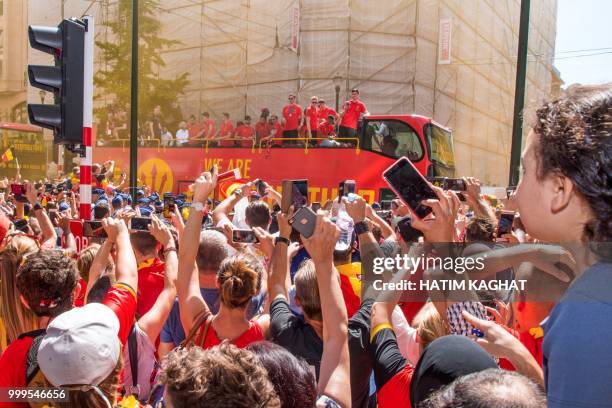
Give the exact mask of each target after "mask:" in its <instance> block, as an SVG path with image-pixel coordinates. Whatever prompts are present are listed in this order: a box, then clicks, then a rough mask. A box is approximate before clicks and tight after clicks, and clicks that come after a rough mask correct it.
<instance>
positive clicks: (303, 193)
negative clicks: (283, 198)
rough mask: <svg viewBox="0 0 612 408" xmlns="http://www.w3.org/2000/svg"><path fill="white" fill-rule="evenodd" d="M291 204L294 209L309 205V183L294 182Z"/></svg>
mask: <svg viewBox="0 0 612 408" xmlns="http://www.w3.org/2000/svg"><path fill="white" fill-rule="evenodd" d="M291 204H292V205H293V208H294V209H295V210H297V209H298V208H301V207H305V206H306V205H307V204H308V181H307V180H293V189H292V194H291Z"/></svg>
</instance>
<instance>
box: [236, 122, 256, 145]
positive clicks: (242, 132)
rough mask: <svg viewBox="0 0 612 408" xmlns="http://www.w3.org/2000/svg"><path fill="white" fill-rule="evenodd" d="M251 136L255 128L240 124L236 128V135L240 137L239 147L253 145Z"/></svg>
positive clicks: (253, 134)
mask: <svg viewBox="0 0 612 408" xmlns="http://www.w3.org/2000/svg"><path fill="white" fill-rule="evenodd" d="M253 136H255V129H253V127H251V126H249V125H240V126H238V127H237V128H236V137H239V138H241V139H244V140H241V141H240V146H241V147H253Z"/></svg>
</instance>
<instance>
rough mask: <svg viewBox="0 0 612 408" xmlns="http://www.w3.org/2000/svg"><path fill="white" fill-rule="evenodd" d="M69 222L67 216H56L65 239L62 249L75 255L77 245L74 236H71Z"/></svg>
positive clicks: (59, 214) (60, 214)
mask: <svg viewBox="0 0 612 408" xmlns="http://www.w3.org/2000/svg"><path fill="white" fill-rule="evenodd" d="M70 220H71V218H70V217H69V216H68V215H67V214H62V213H58V214H57V224H58V225H59V227H60V228H61V229H62V232H63V235H64V237H65V243H64V249H66V250H67V251H69V252H70V253H74V254H76V253H77V245H76V240H75V239H74V235H73V234H72V231H70Z"/></svg>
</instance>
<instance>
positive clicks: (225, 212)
mask: <svg viewBox="0 0 612 408" xmlns="http://www.w3.org/2000/svg"><path fill="white" fill-rule="evenodd" d="M250 189H251V183H247V184H245V185H243V186H242V187H241V189H240V191H241V192H242V193H241V194H238V190H235V191H234V193H233V194H232V195H230V196H229V197H227V198H226V199H225V200H223V201H222V202H221V203H219V205H218V206H217V207H216V208H215V210H214V211H213V213H212V216H213V222H214V223H215V225H217V224H218V223H219V222H220V221H221V220H227V221H229V213H230V212H232V210H233V209H234V206H235V205H236V204H237V203H238V201H240V200H241V199H242V197H245V194H246V192H247V191H249V190H250Z"/></svg>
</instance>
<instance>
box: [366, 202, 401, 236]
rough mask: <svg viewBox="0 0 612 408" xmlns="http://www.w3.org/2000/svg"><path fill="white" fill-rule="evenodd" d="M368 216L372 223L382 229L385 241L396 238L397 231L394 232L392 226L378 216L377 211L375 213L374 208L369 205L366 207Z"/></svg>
mask: <svg viewBox="0 0 612 408" xmlns="http://www.w3.org/2000/svg"><path fill="white" fill-rule="evenodd" d="M366 216H367V217H368V218H369V219H371V220H372V222H373V223H374V224H376V225H377V226H378V228H380V233H381V235H382V237H383V238H384V239H387V238H389V237H391V236H395V231H393V228H391V226H390V225H389V224H388V223H387V222H386V221H385V220H383V219H382V218H381V217H380V216H379V215H378V214H376V211H374V210H373V209H372V206H371V205H369V204H368V205H367V206H366Z"/></svg>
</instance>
